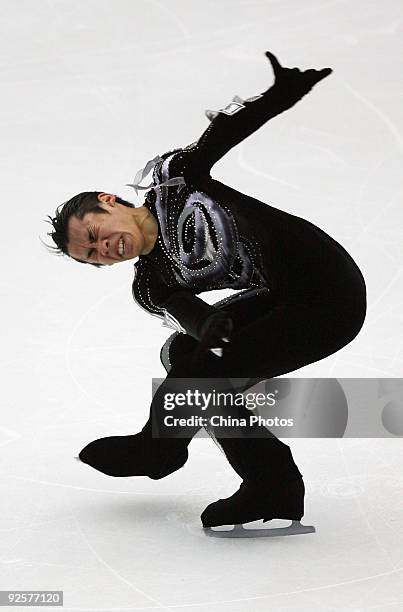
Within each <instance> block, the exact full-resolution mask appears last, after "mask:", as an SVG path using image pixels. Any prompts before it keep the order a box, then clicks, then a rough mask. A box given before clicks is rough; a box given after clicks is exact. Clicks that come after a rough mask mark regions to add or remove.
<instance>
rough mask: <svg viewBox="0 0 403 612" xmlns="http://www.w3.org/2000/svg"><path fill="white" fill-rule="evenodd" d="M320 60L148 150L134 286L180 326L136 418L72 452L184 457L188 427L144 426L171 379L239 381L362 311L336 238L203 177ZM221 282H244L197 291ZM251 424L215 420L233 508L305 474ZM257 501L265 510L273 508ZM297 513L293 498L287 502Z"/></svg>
mask: <svg viewBox="0 0 403 612" xmlns="http://www.w3.org/2000/svg"><path fill="white" fill-rule="evenodd" d="M269 56H270V54H268V57H269ZM272 57H273V56H270V57H269V59H270V60H271V61H272V64H273V66H274V60H273V59H272ZM330 72H331V70H330V69H324V70H323V71H316V70H307V71H305V72H300V71H299V70H298V69H296V68H295V69H292V70H291V69H284V68H281V67H280V68H279V65H278V64H277V72H276V70H275V75H276V77H277V78H276V80H275V83H274V85H273V86H272V87H270V88H269V89H268V90H267V91H265V92H264V93H262V94H259V95H258V96H255V97H253V98H249V99H248V100H241V99H240V98H238V97H236V98H234V101H232V102H231V103H230V104H229V105H228V106H227V107H226V108H224V109H221V110H220V111H218V112H217V113H211V112H210V113H209V117H210V119H211V122H210V125H209V127H208V128H207V129H206V131H205V132H204V133H203V134H202V136H201V137H200V139H199V140H198V141H197V142H195V143H193V144H191V145H189V146H188V147H185V148H184V149H176V150H174V151H170V152H168V153H166V154H164V155H163V156H161V157H160V158H157V159H156V160H153V161H154V162H155V163H154V172H153V186H152V188H151V189H150V190H149V191H148V193H147V196H146V201H145V206H146V207H147V208H149V210H150V211H151V212H152V214H153V215H154V216H155V217H156V219H157V220H158V230H159V231H158V240H157V242H156V244H155V246H154V248H153V250H152V251H151V252H150V253H149V254H148V255H145V256H140V257H139V260H138V262H137V263H136V264H135V271H136V277H135V280H134V283H133V296H134V298H135V300H136V301H137V302H138V303H139V304H140V306H142V307H143V308H145V309H146V310H147V311H148V312H150V313H151V314H154V315H156V316H158V317H161V318H162V319H163V320H164V324H165V325H167V326H171V327H173V328H174V329H176V330H177V331H176V333H175V334H173V336H171V337H170V338H169V339H168V340H167V342H166V343H165V345H164V347H163V349H162V351H161V358H162V361H163V364H164V366H165V368H166V370H167V372H168V375H167V378H166V381H165V382H164V383H163V384H162V385H161V386H160V388H159V389H158V391H157V393H156V394H155V396H154V399H153V402H152V405H151V413H150V419H149V421H148V422H147V424H146V425H145V427H144V428H143V430H142V431H141V432H140V433H138V434H136V435H133V436H114V437H111V438H104V439H101V440H95V441H94V442H91V443H90V444H89V445H88V446H87V447H86V448H85V449H83V450H82V451H81V453H80V458H81V459H82V460H83V461H85V462H86V463H89V464H90V465H92V466H93V467H95V468H96V469H98V470H100V471H102V472H104V473H106V474H111V475H114V476H130V475H148V476H149V477H150V478H162V477H164V476H166V475H168V474H170V473H172V472H173V471H175V470H177V469H178V468H180V467H181V466H182V465H183V464H184V463H185V461H186V459H187V446H188V444H189V442H190V440H191V437H192V435H194V434H195V433H196V431H197V428H195V430H194V432H192V433H191V435H190V436H189V437H188V438H176V439H158V438H153V436H152V422H153V419H157V420H158V418H159V414H160V413H161V411H162V407H161V401H162V400H161V398H162V395H163V393H164V391H165V389H166V388H169V381H170V379H173V378H181V377H196V376H200V377H206V378H207V377H222V378H223V379H225V377H232V378H236V377H239V378H245V377H249V379H250V380H249V382H248V383H245V385H244V386H243V388H242V389H238V390H244V389H246V388H248V387H251V386H252V384H254V383H255V382H257V381H258V380H265V379H268V378H272V377H275V376H279V375H282V374H285V373H288V372H291V371H294V370H296V369H298V368H300V367H302V366H305V365H307V364H309V363H312V362H314V361H317V360H319V359H322V358H324V357H326V356H328V355H330V354H332V353H334V352H335V351H337V350H339V349H340V348H342V347H343V346H345V345H346V344H347V343H349V342H350V341H351V340H352V339H353V338H354V337H355V336H356V335H357V333H358V332H359V330H360V328H361V326H362V324H363V321H364V318H365V311H366V290H365V283H364V279H363V277H362V274H361V272H360V270H359V269H358V267H357V265H356V264H355V262H354V261H353V260H352V258H351V257H350V255H349V254H348V253H347V252H346V251H345V250H344V248H343V247H342V246H341V245H340V244H339V243H337V242H336V241H335V240H333V239H332V238H331V237H330V236H328V235H327V234H326V233H325V232H324V231H322V230H321V229H319V228H318V227H316V226H315V225H313V224H312V223H310V222H309V221H306V220H305V219H302V218H300V217H297V216H295V215H291V214H288V213H286V212H283V211H281V210H279V209H277V208H274V207H272V206H270V205H268V204H266V203H263V202H260V201H259V200H256V199H255V198H252V197H250V196H247V195H244V194H242V193H240V192H238V191H236V190H234V189H232V188H230V187H228V186H226V185H223V184H222V183H220V182H218V181H216V180H214V179H212V178H211V176H210V170H211V168H212V166H213V165H214V164H215V163H216V162H217V160H219V159H220V158H221V157H222V156H223V155H224V154H225V153H226V152H227V151H228V150H229V149H231V148H232V147H233V146H235V145H236V144H238V143H239V142H241V141H242V140H243V139H245V138H246V137H247V136H249V135H250V134H252V133H253V132H254V131H256V130H257V129H258V128H259V127H260V126H262V125H263V124H264V123H265V122H266V121H268V120H269V119H271V118H273V117H274V116H275V115H277V114H279V113H281V112H283V111H284V110H286V109H288V108H290V107H291V106H293V105H294V104H295V103H296V102H297V101H298V100H299V99H300V98H302V97H303V96H304V95H305V94H306V93H308V91H310V89H311V88H312V87H313V85H314V84H315V83H316V82H318V81H319V80H320V79H321V78H324V77H325V76H327V74H330ZM164 183H165V184H164ZM137 187H138V185H137ZM222 288H232V289H240V290H241V292H240V293H238V294H236V295H232V296H230V297H229V298H226V299H224V300H222V301H221V302H219V303H217V304H215V305H214V306H211V305H208V304H207V303H205V302H204V301H203V300H201V299H200V298H199V297H197V294H198V293H201V292H203V291H208V290H212V289H222ZM228 321H230V322H231V323H232V325H233V330H232V332H233V333H232V336H231V341H230V342H229V343H226V344H224V343H222V342H221V343H220V337H221V336H222V335H223V330H225V329H226V330H227V332H228V331H230V330H231V325H230V326H229V327H228V326H227V327H225V324H226V323H228ZM181 332H185V333H181ZM224 335H225V333H224ZM200 341H201V342H202V343H203V342H204V343H205V347H206V348H208V347H216V346H221V347H224V353H223V356H222V357H221V358H220V357H217V356H216V355H215V354H213V353H211V352H208V351H207V352H203V354H202V355H200V350H199V351H198V353H197V354H198V357H199V358H198V359H197V361H195V359H194V358H193V357H194V354H195V351H197V350H198V348H200ZM238 410H239V413H242V411H243V410H245V409H244V408H239V409H238ZM260 429H261V431H259V432H258V431H257V430H255V431H254V434H253V435H254V436H255V438H246V439H245V438H243V439H242V438H225V437H224V438H219V435H218V436H217V433H216V437H217V439H218V442H219V443H220V445H221V447H222V449H223V450H224V452H225V454H226V456H227V458H228V460H229V461H230V463H231V465H232V466H233V467H234V469H235V470H236V471H237V472H238V474H239V475H240V476H241V478H242V479H243V480H244V485H243V489H242V487H241V490H240V492H239V494H238V498H237V506H238V508H240V507H241V506H242V499H243V498H242V495H243V494H244V492H245V487H247V486H250V487H252V488H253V487H255V489H254V490H256V491H257V490H258V489H259V488H260V490H262V484H263V483H264V485H265V487H266V492H267V490H268V488H269V489H270V490H271V491H273V499H274V498H275V497H276V493H275V492H276V491H281V489H282V487H283V486H284V485H285V484H287V483H291V482H293V481H294V483H295V482H296V481H297V480H298V481H299V482H301V478H300V477H301V474H300V472H299V470H298V468H297V467H296V465H295V463H294V461H293V459H292V455H291V452H290V449H289V447H288V446H287V445H285V444H284V443H282V442H280V441H279V440H278V439H277V438H275V437H274V436H273V435H272V434H271V433H270V432H268V431H267V430H266V429H264V428H260ZM263 430H264V431H263ZM256 435H257V436H258V437H257V439H256ZM259 436H260V437H259ZM299 486H301V485H299ZM283 492H284V491H283ZM300 493H301V491H300ZM302 497H303V494H302ZM262 503H263V502H262ZM212 507H214V508H213V510H214V512H213V510H211V511H207V514H206V511H205V513H204V516H203V517H202V518H203V522H204V524H221V522H222V520H221V519H224V518H225V517H226V515H225V511H224V514H223V516H221V515H220V512H221V510H222V509H223V508H224V510H225V503H224V505H223V504H221V506H220V503H218V505H217V504H213V505H212ZM259 512H260V515H261V516H262V517H263V516H268V515H269V514H270V512H265V511H263V510H262V509H261V508H260V511H259ZM301 512H302V514H303V509H302V508H301V507H300V508H299V510H298V511H297V514H298V513H301ZM212 514H215V518H212ZM302 514H301V516H302ZM207 515H208V516H207ZM217 516H218V518H217ZM238 518H239V517H238ZM240 518H241V519H242V517H240ZM245 520H253V518H252V519H251V518H249V519H245ZM224 522H229V521H224ZM231 522H237V521H235V520H234V521H231Z"/></svg>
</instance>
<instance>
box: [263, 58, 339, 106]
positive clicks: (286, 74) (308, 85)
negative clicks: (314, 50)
mask: <svg viewBox="0 0 403 612" xmlns="http://www.w3.org/2000/svg"><path fill="white" fill-rule="evenodd" d="M265 55H266V57H267V58H268V59H269V61H270V63H271V66H272V68H273V72H274V79H275V80H274V86H275V87H276V88H280V89H283V88H284V89H285V90H286V91H289V92H290V93H291V91H295V93H299V94H300V95H305V94H306V93H308V91H310V90H311V89H312V87H313V86H314V85H316V83H318V82H319V81H321V80H322V79H324V78H325V77H327V76H329V74H331V73H332V72H333V70H332V69H331V68H322V69H320V70H316V69H314V68H310V69H309V70H303V71H301V70H300V69H299V68H285V67H284V66H282V65H281V64H280V62H279V61H278V59H277V57H276V56H275V55H274V54H273V53H271V52H270V51H266V53H265Z"/></svg>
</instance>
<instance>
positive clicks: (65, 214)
mask: <svg viewBox="0 0 403 612" xmlns="http://www.w3.org/2000/svg"><path fill="white" fill-rule="evenodd" d="M100 193H102V191H83V192H82V193H79V194H77V195H75V196H73V197H72V198H70V200H67V201H66V202H63V203H62V204H60V205H59V206H58V207H57V208H56V210H55V215H54V217H51V216H50V215H48V219H45V222H46V223H50V224H51V225H52V227H53V231H51V232H47V235H48V236H50V237H51V238H52V240H53V242H54V243H55V245H56V246H52V245H48V244H45V243H43V244H45V247H46V248H47V249H48V250H49V251H50V252H52V253H53V254H54V255H67V256H68V257H71V255H69V253H68V250H67V241H68V235H67V226H68V222H69V219H70V217H71V216H72V215H75V216H76V217H78V218H79V219H82V218H83V217H84V215H85V214H86V213H89V212H92V213H95V214H98V215H103V214H109V211H107V210H105V209H104V208H102V207H101V206H100V205H99V200H98V196H99V194H100ZM116 202H118V203H119V204H123V206H127V207H129V208H134V204H131V203H130V202H127V201H126V200H122V199H121V198H119V197H117V196H116ZM49 219H50V220H49ZM71 258H72V259H74V260H75V261H78V262H79V263H83V264H89V265H91V266H95V267H96V268H102V267H103V265H104V264H98V263H93V262H91V261H81V259H76V258H75V257H71Z"/></svg>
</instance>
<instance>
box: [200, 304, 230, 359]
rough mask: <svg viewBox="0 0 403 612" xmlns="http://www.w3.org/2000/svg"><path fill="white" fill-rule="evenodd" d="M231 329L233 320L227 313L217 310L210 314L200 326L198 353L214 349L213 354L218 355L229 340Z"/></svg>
mask: <svg viewBox="0 0 403 612" xmlns="http://www.w3.org/2000/svg"><path fill="white" fill-rule="evenodd" d="M232 329H233V322H232V319H231V317H230V316H229V315H228V314H226V313H224V312H217V313H214V314H212V315H210V316H209V317H208V318H207V319H206V320H205V321H204V322H203V324H202V325H201V328H200V332H199V334H200V343H199V347H198V353H203V352H205V351H207V350H211V349H216V352H215V353H214V354H216V355H217V356H218V357H220V356H221V355H222V353H223V350H224V349H225V347H226V346H228V343H229V342H230V341H231V334H232Z"/></svg>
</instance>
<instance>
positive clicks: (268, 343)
mask: <svg viewBox="0 0 403 612" xmlns="http://www.w3.org/2000/svg"><path fill="white" fill-rule="evenodd" d="M324 236H325V237H322V236H321V240H323V241H324V242H326V235H324ZM325 246H326V245H325ZM333 254H334V255H335V259H334V266H333V267H332V259H331V258H332V255H333ZM336 254H337V256H336ZM325 267H326V275H325V277H324V276H323V274H321V270H320V269H317V267H315V268H312V269H309V267H307V268H306V269H305V274H304V276H303V277H300V278H295V279H294V281H295V282H292V279H291V280H290V279H288V280H289V282H288V284H287V287H288V290H287V291H286V292H284V293H282V292H267V293H265V294H261V295H248V294H245V296H243V297H241V298H239V297H238V296H235V297H234V299H233V300H229V301H228V302H226V303H225V304H223V305H222V306H220V305H219V306H218V307H222V308H223V309H224V310H225V311H226V312H228V313H230V314H231V316H232V318H233V321H234V332H233V335H232V339H231V342H230V343H229V344H228V348H227V349H226V351H225V352H224V355H223V357H221V358H219V357H217V356H215V355H213V354H212V353H210V352H209V353H207V354H206V355H205V356H204V358H203V359H202V360H199V361H198V363H197V365H195V363H194V360H192V356H193V354H194V351H195V350H196V349H197V342H196V340H194V339H193V338H192V337H190V336H188V335H184V334H181V333H177V334H174V335H173V336H172V337H171V338H170V339H169V340H168V344H169V350H168V353H169V361H170V365H169V368H170V369H169V371H168V374H167V377H166V379H165V380H164V382H163V383H162V384H161V385H160V387H159V389H158V390H157V392H156V393H155V395H154V398H153V401H152V404H151V409H150V416H149V419H148V421H147V423H146V424H145V426H144V428H143V429H142V431H141V432H140V433H138V434H135V435H131V436H113V437H110V438H102V439H100V440H95V441H94V442H91V443H90V444H89V445H88V446H86V447H85V448H84V449H83V450H82V451H81V453H80V458H81V459H82V461H84V462H86V463H88V464H90V465H92V466H93V467H95V468H96V469H98V470H100V471H102V472H104V473H106V474H109V475H113V476H149V477H150V478H153V479H159V478H164V477H165V476H167V475H169V474H171V473H172V472H174V471H176V470H177V469H179V468H180V467H182V466H183V465H184V464H185V462H186V460H187V458H188V446H189V443H190V442H191V439H192V437H193V436H194V435H195V434H196V432H197V431H198V428H197V427H195V428H194V429H193V430H187V431H188V435H187V437H171V438H158V437H153V424H154V426H155V424H156V423H157V424H158V422H159V421H160V419H161V415H162V413H163V411H164V408H163V397H164V394H165V393H166V392H170V391H171V390H172V381H173V380H174V379H178V378H194V377H203V378H210V379H211V385H212V387H214V385H215V380H216V379H217V378H220V379H221V383H220V384H221V385H223V384H224V383H225V379H227V378H240V379H241V378H242V379H244V381H243V383H242V385H241V387H237V388H236V389H234V390H236V391H243V390H245V389H247V388H250V387H251V386H253V385H254V384H255V383H256V382H258V381H261V380H266V379H270V378H273V377H276V376H280V375H283V374H287V373H289V372H293V371H295V370H297V369H298V368H300V367H303V366H305V365H307V364H309V363H313V362H315V361H318V360H320V359H323V358H324V357H327V356H328V355H331V354H332V353H335V352H336V351H338V350H339V349H341V348H342V347H344V346H345V345H346V344H348V343H349V342H350V341H351V340H353V338H355V336H356V335H357V334H358V332H359V330H360V329H361V327H362V325H363V322H364V319H365V313H366V289H365V282H364V279H363V277H362V274H361V272H360V270H359V268H358V267H357V266H356V264H355V262H354V261H353V260H352V259H351V257H350V256H349V255H348V254H347V252H345V251H344V250H343V249H342V248H341V247H340V248H337V249H336V251H335V250H334V246H333V242H331V240H330V239H329V257H328V258H327V261H326V266H325ZM290 288H292V289H291V290H290ZM168 353H167V354H168ZM214 379H215V380H214ZM223 381H224V382H223ZM185 386H186V385H185ZM175 390H176V391H177V390H178V389H177V387H176V388H175ZM243 411H245V412H246V409H245V408H243V407H238V408H237V416H242V414H243ZM248 414H249V413H248ZM154 431H155V428H154ZM249 433H250V435H248V434H247V432H245V430H244V434H243V437H227V436H223V437H220V432H219V431H216V432H214V434H215V437H216V439H217V441H218V442H219V444H220V446H221V448H222V450H223V451H224V453H225V455H226V457H227V459H228V461H229V462H230V464H231V465H232V467H233V468H234V470H235V471H236V472H237V473H238V474H239V476H240V477H241V478H243V479H247V480H254V481H256V482H259V483H266V484H267V485H268V486H270V485H273V486H275V485H277V484H279V483H284V482H287V481H292V480H294V479H296V478H298V477H299V476H300V475H301V474H300V472H299V470H298V468H297V466H296V464H295V462H294V460H293V458H292V454H291V451H290V448H289V446H288V445H286V444H284V443H283V442H281V441H280V440H278V439H277V438H276V437H275V436H274V435H273V434H272V433H271V432H269V431H268V430H267V429H266V428H263V427H261V428H256V427H254V428H251V430H250V432H249ZM173 435H174V434H173V433H172V436H173ZM182 436H183V434H182Z"/></svg>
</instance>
